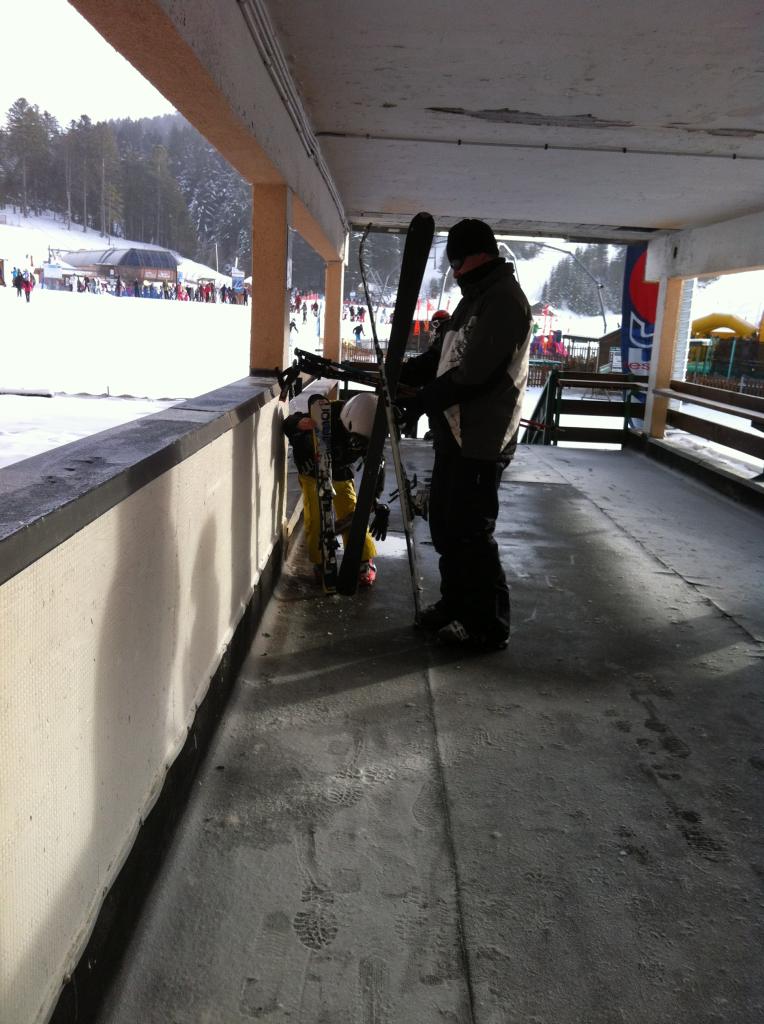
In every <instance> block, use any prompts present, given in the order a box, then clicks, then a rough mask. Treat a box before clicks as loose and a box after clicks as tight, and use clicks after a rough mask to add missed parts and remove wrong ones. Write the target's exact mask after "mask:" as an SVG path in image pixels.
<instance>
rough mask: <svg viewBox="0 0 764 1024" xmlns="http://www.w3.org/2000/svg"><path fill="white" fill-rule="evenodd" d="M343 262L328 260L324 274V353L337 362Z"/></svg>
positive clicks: (340, 328)
mask: <svg viewBox="0 0 764 1024" xmlns="http://www.w3.org/2000/svg"><path fill="white" fill-rule="evenodd" d="M344 279H345V264H344V263H343V261H342V260H329V261H328V262H327V264H326V274H325V276H324V290H325V295H326V302H325V306H324V355H325V356H326V358H327V359H334V360H335V362H339V359H340V348H341V345H342V339H341V332H342V286H343V282H344Z"/></svg>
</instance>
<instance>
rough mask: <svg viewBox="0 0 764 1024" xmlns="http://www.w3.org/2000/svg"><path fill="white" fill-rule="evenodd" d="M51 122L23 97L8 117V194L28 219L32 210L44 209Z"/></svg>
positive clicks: (6, 168)
mask: <svg viewBox="0 0 764 1024" xmlns="http://www.w3.org/2000/svg"><path fill="white" fill-rule="evenodd" d="M50 122H51V118H50V115H49V114H48V113H47V112H46V113H45V115H44V116H43V115H42V114H41V113H40V108H39V107H37V106H31V105H30V104H29V103H28V102H27V101H26V99H24V98H23V97H20V98H19V99H17V100H16V101H15V102H14V103H12V104H11V107H10V109H9V110H8V114H7V116H6V130H5V147H4V150H5V161H4V164H5V171H6V175H7V176H8V181H7V184H6V190H7V193H8V195H9V196H10V198H11V199H12V201H15V202H17V203H18V205H19V207H20V208H21V213H22V216H24V217H27V216H29V208H30V206H33V207H34V210H35V212H36V213H40V212H41V210H42V209H44V208H45V201H44V200H45V196H44V191H43V190H44V188H45V182H46V179H47V178H48V165H49V162H50V150H51V145H50V138H49V130H50ZM53 123H55V120H54V122H53Z"/></svg>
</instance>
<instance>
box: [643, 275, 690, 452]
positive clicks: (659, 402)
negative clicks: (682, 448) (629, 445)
mask: <svg viewBox="0 0 764 1024" xmlns="http://www.w3.org/2000/svg"><path fill="white" fill-rule="evenodd" d="M682 283H683V282H682V278H681V277H662V278H661V282H660V289H659V291H658V312H657V316H656V319H655V335H654V338H653V350H652V355H651V357H650V376H649V378H648V385H649V388H648V392H647V403H646V408H645V426H646V429H647V433H648V435H649V436H650V437H657V438H660V437H663V435H664V433H665V431H666V411H667V409H668V399H667V398H661V397H659V396H657V395H655V394H654V393H653V389H654V388H667V387H669V385H670V383H671V374H672V370H673V367H674V350H675V348H676V339H677V333H678V330H679V315H680V312H681V308H682Z"/></svg>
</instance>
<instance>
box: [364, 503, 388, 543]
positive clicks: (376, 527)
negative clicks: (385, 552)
mask: <svg viewBox="0 0 764 1024" xmlns="http://www.w3.org/2000/svg"><path fill="white" fill-rule="evenodd" d="M389 522H390V506H389V505H385V504H384V503H383V502H381V501H378V502H377V503H376V505H375V506H374V518H373V519H372V521H371V522H370V523H369V533H370V534H371V535H372V537H373V538H374V540H384V539H385V537H386V536H387V524H388V523H389Z"/></svg>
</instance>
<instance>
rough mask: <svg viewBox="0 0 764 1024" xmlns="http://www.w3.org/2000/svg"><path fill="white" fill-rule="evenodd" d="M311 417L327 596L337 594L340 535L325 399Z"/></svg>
mask: <svg viewBox="0 0 764 1024" xmlns="http://www.w3.org/2000/svg"><path fill="white" fill-rule="evenodd" d="M310 408H311V412H310V416H311V419H312V420H313V422H314V424H315V430H314V444H315V446H316V490H317V491H318V515H319V549H320V551H321V582H322V583H323V587H324V593H326V594H334V593H336V591H337V547H338V542H337V533H336V528H335V524H334V485H333V484H332V412H331V405H330V403H329V401H328V399H326V398H318V399H315V400H314V401H313V402H312V404H311V407H310Z"/></svg>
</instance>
